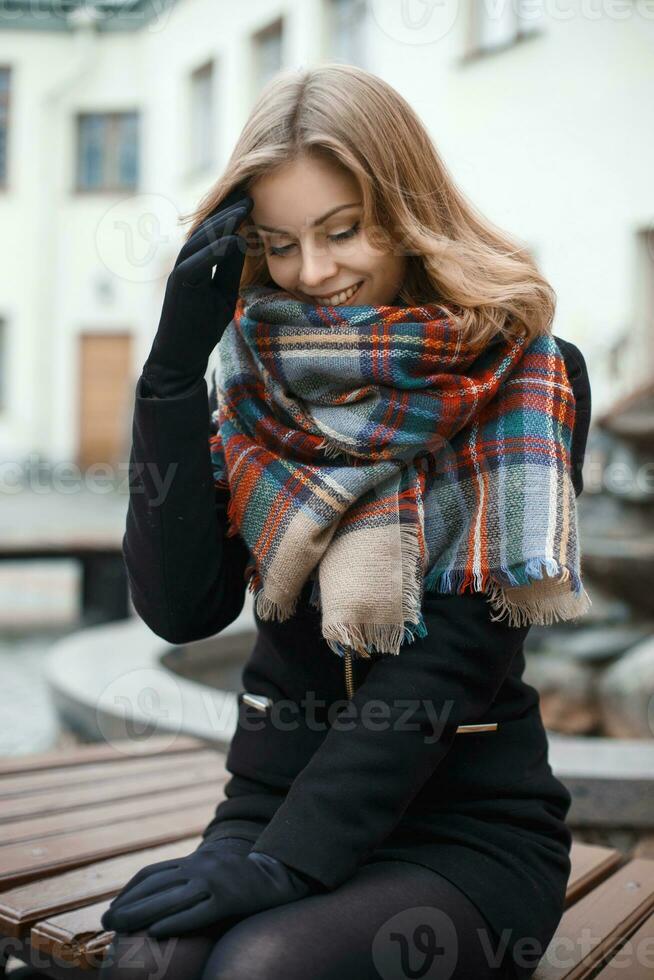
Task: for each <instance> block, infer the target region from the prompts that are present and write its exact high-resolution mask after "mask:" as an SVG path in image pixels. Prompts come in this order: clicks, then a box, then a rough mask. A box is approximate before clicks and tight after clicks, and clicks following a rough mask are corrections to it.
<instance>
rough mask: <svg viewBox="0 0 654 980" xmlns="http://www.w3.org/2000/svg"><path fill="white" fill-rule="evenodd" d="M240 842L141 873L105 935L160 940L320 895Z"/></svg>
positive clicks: (215, 845) (203, 848) (116, 905)
mask: <svg viewBox="0 0 654 980" xmlns="http://www.w3.org/2000/svg"><path fill="white" fill-rule="evenodd" d="M251 846H252V845H251V843H250V842H249V841H245V840H239V839H235V838H222V839H219V840H214V841H211V840H205V841H203V842H202V844H200V846H199V847H198V848H197V850H195V851H194V852H193V853H192V854H189V855H187V856H186V857H182V858H179V859H177V860H172V861H162V862H159V863H158V864H153V865H149V866H147V867H146V868H143V869H141V871H139V872H138V873H137V874H136V875H135V876H134V878H132V879H131V880H130V881H129V882H128V883H127V885H126V886H125V887H124V888H123V890H122V891H121V892H120V893H119V894H118V895H117V896H116V898H115V899H114V900H113V902H112V903H111V905H110V906H109V908H108V909H107V910H106V911H105V913H104V915H103V916H102V920H101V921H102V926H103V928H105V929H115V930H117V931H121V932H133V931H136V930H139V929H144V928H147V930H148V935H150V936H153V937H155V938H157V939H165V938H167V937H169V936H175V935H180V934H182V933H184V932H188V931H190V930H193V929H201V928H203V927H206V926H210V925H213V924H214V923H216V922H218V921H220V920H221V919H223V918H225V917H227V916H235V915H236V916H239V915H241V916H243V915H251V914H253V913H254V912H260V911H262V910H263V909H268V908H273V907H274V906H276V905H283V904H285V903H287V902H293V901H296V900H297V899H300V898H304V897H305V896H306V895H309V894H311V893H312V892H313V891H318V890H320V889H321V885H320V883H319V882H313V881H312V879H310V878H307V877H306V876H304V875H300V874H298V873H297V872H295V871H293V870H292V869H291V868H288V867H287V866H286V865H285V864H283V863H282V862H281V861H278V860H277V859H276V858H273V857H271V856H270V855H268V854H264V853H262V852H259V851H252V852H250V848H251Z"/></svg>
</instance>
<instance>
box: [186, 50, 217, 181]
mask: <svg viewBox="0 0 654 980" xmlns="http://www.w3.org/2000/svg"><path fill="white" fill-rule="evenodd" d="M189 116H190V126H191V132H190V154H191V169H192V170H204V169H205V168H207V167H209V166H210V165H211V164H212V163H213V162H214V137H215V133H216V121H215V118H214V69H213V62H212V61H210V62H208V63H207V64H206V65H202V67H201V68H197V69H196V70H195V71H194V72H193V73H192V75H191V109H190V113H189Z"/></svg>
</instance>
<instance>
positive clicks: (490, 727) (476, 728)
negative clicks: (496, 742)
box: [454, 721, 497, 735]
mask: <svg viewBox="0 0 654 980" xmlns="http://www.w3.org/2000/svg"><path fill="white" fill-rule="evenodd" d="M496 731H497V722H496V721H487V722H484V723H483V724H479V725H458V726H457V730H456V732H455V733H454V734H455V735H467V734H469V733H475V732H496Z"/></svg>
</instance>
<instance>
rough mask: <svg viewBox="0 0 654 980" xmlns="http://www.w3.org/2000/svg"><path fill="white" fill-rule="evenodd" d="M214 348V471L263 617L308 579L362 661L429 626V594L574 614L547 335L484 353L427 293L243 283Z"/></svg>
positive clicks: (569, 502)
mask: <svg viewBox="0 0 654 980" xmlns="http://www.w3.org/2000/svg"><path fill="white" fill-rule="evenodd" d="M218 358H219V372H217V373H216V374H215V375H214V383H215V384H216V396H217V406H218V407H217V408H216V409H215V411H214V412H213V415H212V421H213V422H214V423H217V428H216V426H214V434H213V435H212V436H211V437H210V450H211V461H212V470H213V478H214V485H215V486H216V487H223V488H229V491H230V500H229V505H228V519H229V530H228V532H227V533H228V534H230V535H233V534H236V533H237V532H238V533H240V534H241V536H242V538H243V539H244V541H245V542H246V544H247V545H248V547H249V549H250V552H251V555H252V556H253V558H252V560H251V562H250V564H249V565H248V567H247V569H246V573H245V574H246V579H247V578H248V577H249V589H250V590H251V591H252V592H253V593H254V594H255V611H256V613H257V615H258V616H259V617H260V618H261V619H275V618H278V619H280V620H285V619H287V618H288V617H289V616H291V615H292V614H293V612H294V611H295V606H296V602H297V599H298V596H299V593H300V591H301V590H302V588H303V586H304V584H305V582H306V581H307V580H308V579H309V578H312V579H313V586H312V592H311V596H310V602H311V604H312V605H313V606H314V607H316V608H318V609H320V610H321V629H322V635H323V636H324V638H325V640H326V642H327V644H328V645H329V647H330V648H331V649H332V650H333V651H334V652H335V653H338V654H339V655H341V656H342V655H343V654H344V652H345V651H346V650H349V651H350V652H353V653H354V654H355V655H359V656H363V657H368V656H370V654H371V652H373V651H377V652H380V653H394V654H396V653H398V652H399V650H400V646H401V644H402V643H403V642H404V641H405V640H406V641H408V642H411V641H412V640H413V639H414V638H415V637H416V636H422V637H424V636H426V635H427V629H426V625H425V622H424V619H423V616H422V612H421V606H422V599H423V594H424V592H425V591H439V592H447V593H452V592H464V591H465V590H471V591H479V592H485V593H486V594H487V597H488V601H489V602H490V604H491V607H492V609H493V610H494V612H495V613H496V615H495V617H494V618H495V619H500V618H502V616H507V617H508V619H509V622H510V624H511V625H516V626H517V625H521V624H522V623H542V624H545V623H550V622H552V621H553V620H554V619H557V618H560V619H562V620H565V619H570V618H573V617H575V616H578V615H581V614H582V613H584V612H586V611H587V609H588V607H589V605H590V600H589V598H588V595H587V593H586V592H585V590H584V588H583V585H582V582H581V577H580V566H579V549H578V536H577V519H576V517H577V515H576V500H575V494H574V488H573V486H572V481H571V478H570V473H569V466H570V445H571V439H572V429H573V424H574V394H573V391H572V388H571V386H570V383H569V380H568V377H567V374H566V371H565V362H564V360H563V357H562V355H561V354H560V352H559V349H558V346H557V344H556V341H555V340H554V338H553V337H552V336H551V335H549V334H548V335H545V336H540V337H538V338H537V339H536V340H534V341H533V342H531V343H530V344H527V341H526V340H525V339H524V338H517V339H511V340H506V339H504V338H503V337H502V336H501V335H500V334H497V335H496V336H495V337H494V338H493V339H492V340H491V342H490V343H489V344H487V345H486V347H485V348H484V349H483V351H482V352H481V353H480V352H479V350H478V349H477V351H475V350H474V349H473V347H472V345H471V344H470V343H468V342H463V341H462V340H461V337H460V332H459V331H458V330H457V328H456V325H455V324H453V323H452V321H451V319H450V318H449V316H447V315H446V314H445V312H444V311H443V310H442V308H441V307H439V306H438V305H436V304H435V303H434V304H429V305H426V306H415V307H413V306H406V305H405V306H390V305H388V306H370V305H369V306H347V305H344V306H314V305H311V304H308V303H302V302H299V301H298V300H296V299H294V298H293V297H292V296H291V295H290V294H289V293H287V292H284V291H280V290H279V289H272V288H270V287H269V286H251V287H248V288H246V289H243V290H241V293H240V296H239V299H238V302H237V306H236V311H235V314H234V319H233V320H232V322H231V323H230V324H229V326H228V328H227V330H226V332H225V333H224V335H223V337H222V338H221V341H220V343H219V345H218ZM218 374H219V377H218Z"/></svg>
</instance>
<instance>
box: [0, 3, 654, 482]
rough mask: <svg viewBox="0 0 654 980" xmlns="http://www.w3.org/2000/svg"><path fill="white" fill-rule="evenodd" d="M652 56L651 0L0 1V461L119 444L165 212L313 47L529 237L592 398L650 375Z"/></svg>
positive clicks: (157, 270)
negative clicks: (359, 81) (379, 89)
mask: <svg viewBox="0 0 654 980" xmlns="http://www.w3.org/2000/svg"><path fill="white" fill-rule="evenodd" d="M128 7H129V10H128V9H127V8H128ZM653 55H654V5H652V6H651V11H650V10H649V9H648V6H647V5H646V4H642V5H640V6H639V4H638V3H633V4H621V5H618V4H617V0H616V3H615V5H614V7H613V6H612V5H611V4H609V2H608V0H605V3H604V6H602V5H601V4H600V3H598V4H597V6H596V8H595V9H593V8H591V6H590V4H588V3H586V4H582V3H578V4H576V5H575V4H573V5H571V6H570V7H569V8H565V9H564V8H563V7H562V6H561V8H560V9H559V7H558V6H556V5H554V4H552V7H551V9H549V8H548V5H547V3H544V5H543V7H542V8H540V9H536V8H535V7H534V4H533V3H531V4H527V3H522V2H518V0H515V2H511V3H509V2H508V0H507V2H506V3H501V2H500V0H497V3H494V4H491V3H490V2H487V3H482V2H479V0H459V2H458V3H457V2H456V0H446V2H445V3H444V4H425V3H413V2H412V0H404V2H402V0H369V2H365V0H286V2H274V0H249V2H248V3H247V4H246V3H237V2H235V0H177V2H173V3H170V2H168V0H142V2H140V3H139V2H137V3H132V4H125V3H120V2H118V0H113V2H112V0H105V2H101V0H99V2H97V3H90V2H88V0H87V2H83V0H81V2H76V0H59V2H57V3H55V2H53V0H13V2H12V0H6V2H5V4H4V5H3V13H2V15H0V228H1V230H2V245H3V248H2V262H1V263H0V459H1V460H3V461H6V460H19V459H21V458H23V457H25V456H26V455H27V454H28V453H38V454H40V455H41V456H43V457H44V458H46V459H48V460H49V461H51V462H57V461H66V460H70V461H76V462H79V463H80V464H81V465H82V466H87V465H89V464H90V463H93V462H95V461H96V460H97V461H100V460H102V461H105V462H108V463H111V462H113V461H116V460H118V459H125V458H126V457H127V454H128V449H129V424H130V419H131V411H132V397H133V388H134V384H135V382H136V379H137V377H138V375H139V373H140V370H141V366H142V364H143V361H144V360H145V358H146V356H147V353H148V351H149V348H150V344H151V342H152V339H153V336H154V333H155V330H156V325H157V321H158V317H159V311H160V307H161V299H162V296H163V290H164V287H165V280H166V276H167V274H168V271H169V269H170V267H171V265H172V263H173V261H174V258H175V256H176V254H177V252H178V250H179V248H180V246H181V244H182V242H183V238H184V229H183V228H182V227H181V226H180V225H179V224H178V223H177V218H178V215H180V214H184V213H187V212H188V211H190V210H191V209H192V208H193V207H194V206H195V204H196V202H197V201H198V199H199V198H200V196H201V195H202V194H203V193H204V191H205V190H206V189H207V187H209V186H210V185H211V184H212V183H213V182H214V180H215V179H216V176H217V175H218V174H219V173H220V171H221V169H222V167H223V166H224V164H225V162H226V160H227V158H228V156H229V154H230V152H231V147H232V146H233V144H234V142H235V140H236V138H237V136H238V133H239V132H240V129H241V127H242V126H243V124H244V122H245V119H246V118H247V115H248V112H249V110H250V108H251V106H252V104H253V102H254V100H255V98H256V96H257V93H258V91H259V90H260V88H261V86H262V84H264V82H265V81H266V80H267V79H268V78H269V77H270V75H271V74H272V73H274V72H275V71H276V70H278V69H279V68H281V67H287V66H300V65H304V66H310V65H314V64H317V63H320V62H321V61H325V60H340V61H345V62H351V63H355V64H361V65H362V66H364V67H366V68H368V69H369V70H371V71H373V72H375V73H376V74H379V75H381V76H382V77H384V78H385V79H386V80H387V81H388V82H390V84H392V85H393V86H394V87H396V88H397V89H398V90H399V91H400V92H401V93H402V94H403V95H404V96H405V97H406V98H407V99H408V101H409V102H410V103H411V104H412V105H414V106H415V107H416V109H417V111H418V112H419V114H420V115H421V117H422V118H423V119H424V121H425V123H426V125H427V127H428V129H429V131H430V133H431V134H432V136H433V138H434V141H435V143H436V146H437V147H438V149H439V151H440V153H441V155H442V156H443V158H444V160H445V163H446V165H447V166H448V168H449V170H450V172H451V174H452V175H453V177H454V179H455V180H456V181H457V183H458V184H459V186H460V187H461V188H462V190H463V191H464V192H465V193H466V194H467V195H468V196H469V197H470V199H471V200H472V202H473V203H474V204H475V206H476V207H477V208H479V210H480V211H481V212H482V213H484V214H486V215H487V216H488V217H489V218H490V219H491V220H492V221H494V222H495V223H496V224H498V225H499V226H501V227H502V228H504V229H506V230H507V231H508V232H509V233H510V234H511V235H513V236H514V237H516V238H517V239H518V240H519V241H522V242H524V243H526V244H528V245H529V247H530V248H531V249H532V251H533V253H534V255H535V257H536V259H537V261H538V263H539V266H540V268H541V269H542V271H543V273H544V274H545V275H546V277H547V278H548V280H549V281H550V282H551V284H552V285H553V287H554V289H555V291H556V293H557V296H558V307H557V315H556V321H555V328H554V332H555V333H556V334H557V335H559V336H562V337H564V338H566V339H569V340H572V341H574V342H575V343H577V344H578V345H579V346H580V347H581V349H582V351H583V352H584V354H585V356H586V359H587V362H588V365H589V369H590V372H591V377H592V380H593V396H594V410H595V411H601V410H602V408H604V407H607V406H608V405H609V404H610V403H611V401H612V400H613V399H614V398H616V397H618V396H619V395H621V394H623V393H626V392H629V391H630V390H632V388H633V387H635V386H636V385H639V384H641V383H643V382H645V381H647V380H648V379H650V378H651V377H652V366H653V358H654V231H653V229H654V224H653V222H654V189H653V183H654V182H653V178H652V175H653V174H654V127H653V126H652V120H651V115H652V108H651V107H652V106H654V67H653V66H654V57H653Z"/></svg>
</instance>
